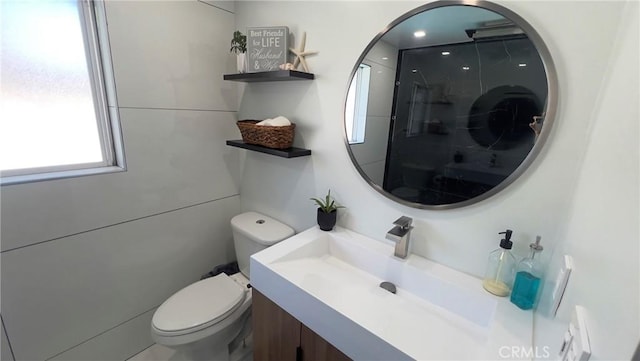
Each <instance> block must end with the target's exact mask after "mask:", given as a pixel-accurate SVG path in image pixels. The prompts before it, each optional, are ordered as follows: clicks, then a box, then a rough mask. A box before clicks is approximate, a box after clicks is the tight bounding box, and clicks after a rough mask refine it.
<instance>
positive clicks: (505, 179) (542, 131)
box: [343, 0, 558, 209]
mask: <svg viewBox="0 0 640 361" xmlns="http://www.w3.org/2000/svg"><path fill="white" fill-rule="evenodd" d="M456 6H457V7H460V6H465V7H471V8H475V9H484V10H487V12H492V13H495V14H497V15H499V16H500V17H502V18H503V20H507V21H509V22H510V23H512V25H515V26H514V27H515V28H516V29H519V30H521V31H522V33H523V35H522V36H520V37H518V36H514V37H511V38H509V39H510V40H518V39H519V38H520V39H525V40H527V41H530V43H531V44H533V47H534V49H533V50H534V51H533V53H534V54H535V53H536V52H537V54H535V55H537V57H538V63H539V64H538V67H537V68H536V67H535V64H531V66H530V67H531V68H534V69H540V70H541V72H544V75H546V89H543V90H546V98H543V99H539V98H537V97H536V96H535V95H536V94H534V93H542V92H541V91H537V92H536V91H529V89H527V88H523V87H518V86H502V87H496V88H493V89H485V91H484V92H483V88H482V75H481V74H480V84H481V89H480V93H481V95H483V96H480V97H478V99H476V101H475V102H474V103H473V106H471V108H472V109H475V108H477V109H485V108H486V107H485V108H482V107H483V106H484V105H486V104H484V103H486V101H484V98H487V97H489V96H490V95H491V94H488V93H491V91H494V93H495V92H496V91H499V90H500V89H497V88H506V90H505V89H502V91H503V93H504V92H506V93H509V92H511V93H513V94H520V95H516V96H513V97H512V98H506V99H504V101H501V102H500V103H499V104H501V105H500V106H501V107H502V109H501V111H502V110H504V109H507V110H508V111H512V110H513V109H527V108H526V106H529V105H530V106H531V110H530V111H529V112H526V113H525V112H522V113H525V114H526V116H524V115H522V114H521V116H520V118H522V119H520V118H519V119H518V120H517V121H516V120H514V121H513V123H516V122H519V124H518V127H519V129H520V132H524V131H525V130H524V129H523V128H526V131H527V132H528V133H527V134H526V135H525V136H524V137H523V136H522V134H520V133H516V132H515V131H513V136H512V137H511V138H509V137H503V135H502V134H505V132H504V131H503V133H502V134H501V135H500V136H499V137H498V136H496V138H495V141H494V139H493V138H491V137H492V134H491V133H490V132H489V131H488V130H487V129H486V128H490V127H489V125H490V124H489V122H488V121H485V120H484V119H483V121H484V122H483V123H481V124H482V125H481V126H477V127H476V124H474V123H473V121H476V122H477V120H474V119H469V120H468V123H465V124H467V126H466V127H467V128H466V130H465V131H466V132H468V134H467V136H470V137H471V138H473V139H474V140H475V142H476V143H477V144H479V146H478V148H481V147H483V146H484V147H486V149H482V151H483V152H485V153H489V154H488V155H486V158H487V159H486V160H483V162H484V165H486V167H487V170H482V172H484V173H482V172H480V173H481V176H480V177H484V179H483V180H482V183H486V186H485V184H482V186H485V188H486V189H487V190H483V188H480V190H479V191H477V190H474V191H475V192H480V193H479V194H475V193H472V192H470V194H472V195H471V196H469V198H466V199H464V198H461V200H455V201H451V202H449V203H447V202H440V203H438V202H437V201H436V202H434V203H427V202H426V201H425V199H426V198H428V197H424V194H425V191H419V192H418V191H415V189H411V188H408V190H407V191H415V192H414V193H415V194H418V195H420V197H418V198H416V199H412V198H411V197H412V196H410V195H406V194H401V193H400V192H399V191H400V190H401V189H400V187H399V188H395V189H394V193H391V190H389V191H387V190H385V188H387V189H391V187H383V184H386V185H388V184H389V183H391V180H389V179H387V178H388V177H389V174H390V170H389V169H388V168H389V167H390V165H391V164H392V163H391V162H390V161H389V157H390V156H391V154H392V151H393V144H392V139H393V138H394V137H403V139H412V138H414V139H417V138H419V137H421V136H422V137H424V133H431V134H440V135H441V136H446V135H447V134H448V133H449V132H450V129H447V126H444V125H443V124H442V122H441V121H440V120H439V119H430V118H429V116H428V113H429V112H431V111H432V109H431V108H432V107H436V108H437V107H438V106H439V105H437V104H436V103H437V102H433V101H430V102H429V103H428V104H422V103H421V102H424V98H425V97H433V96H435V95H434V94H441V93H444V91H443V90H442V89H438V88H437V87H434V86H433V84H429V83H428V82H427V80H426V79H425V76H424V74H422V73H420V74H418V75H420V79H422V80H420V79H418V78H416V79H418V80H419V81H413V82H407V81H406V77H405V78H404V79H402V80H403V82H404V83H411V84H410V85H413V88H412V90H408V92H409V93H410V95H408V96H406V97H405V98H404V99H403V100H404V101H403V102H402V103H403V104H404V103H407V104H408V105H407V108H408V110H407V111H406V113H409V114H406V117H405V118H407V119H406V121H407V124H406V125H404V123H402V124H401V125H402V126H399V127H398V129H394V124H396V121H397V120H396V116H398V108H397V104H396V101H397V99H398V92H399V91H398V89H399V88H400V80H401V78H400V74H401V67H402V64H401V61H402V59H403V58H402V56H403V55H402V54H403V52H405V51H410V50H415V49H412V48H410V47H409V48H405V49H403V48H398V49H397V51H398V57H397V58H398V59H397V63H396V64H392V67H395V72H396V74H395V78H394V79H395V80H394V83H395V84H393V85H394V89H393V106H392V108H393V111H390V112H389V114H388V119H387V120H388V122H389V123H390V125H389V134H387V139H385V142H386V144H380V147H384V148H380V152H385V153H386V157H385V159H384V163H385V165H384V167H385V170H384V175H383V177H381V176H380V175H379V174H377V175H376V176H375V177H373V176H371V175H370V174H368V173H367V172H366V171H365V170H364V169H363V166H361V164H360V163H359V162H358V159H357V156H356V154H355V153H354V149H353V148H352V145H353V146H358V145H360V146H362V144H363V142H352V141H351V140H350V139H349V138H348V137H347V134H348V133H349V131H348V130H347V113H346V112H347V109H350V107H351V108H352V107H353V104H348V103H349V102H351V103H353V99H347V100H346V101H345V105H344V112H343V114H344V116H345V119H344V123H345V127H344V128H345V129H344V139H345V144H346V147H347V151H348V153H349V157H350V158H351V160H352V162H353V164H354V166H355V167H356V169H357V170H358V172H359V173H360V175H361V176H362V177H363V178H364V179H365V180H366V181H367V182H368V183H369V184H370V185H371V186H372V187H373V188H374V189H375V190H376V191H378V192H379V193H381V194H382V195H384V196H385V197H387V198H389V199H391V200H394V201H396V202H398V203H401V204H404V205H406V206H409V207H414V208H421V209H452V208H459V207H464V206H468V205H471V204H474V203H477V202H480V201H483V200H485V199H487V198H489V197H491V196H493V195H495V194H497V193H499V192H500V191H502V190H504V189H505V188H506V187H508V186H509V185H510V184H512V183H513V182H514V181H515V180H516V179H517V178H518V177H520V176H521V175H522V174H523V173H524V172H525V171H526V169H527V168H529V167H530V165H531V164H532V163H533V161H534V159H535V158H536V157H537V156H538V154H539V153H540V152H541V150H542V148H543V146H544V144H545V142H546V140H547V139H548V137H549V134H550V132H551V129H552V128H553V127H552V124H553V122H554V119H555V117H556V111H557V105H558V90H557V87H558V85H557V74H556V71H555V67H554V64H553V60H552V58H551V54H550V52H549V50H548V49H547V47H546V45H545V43H544V42H543V40H542V38H541V37H540V35H538V33H537V32H536V31H535V30H534V28H533V27H532V26H531V25H530V24H529V23H528V22H527V21H525V20H524V19H523V18H521V17H520V16H519V15H517V14H516V13H514V12H513V11H511V10H509V9H507V8H505V7H503V6H501V5H497V4H495V3H492V2H489V1H468V0H443V1H435V2H432V3H428V4H426V5H423V6H421V7H418V8H416V9H414V10H412V11H410V12H408V13H406V14H404V15H402V16H401V17H400V18H398V19H396V20H395V21H393V22H392V23H391V24H390V25H389V26H387V27H386V28H385V29H384V30H383V31H382V32H380V33H379V34H378V35H377V36H376V37H375V38H374V39H373V40H372V41H371V42H370V43H369V44H368V46H367V47H366V48H365V50H364V51H363V53H362V55H361V56H360V57H359V58H358V60H357V62H356V64H355V67H354V69H353V71H352V72H351V75H350V77H349V80H348V83H347V89H349V88H350V87H351V84H352V82H353V80H354V76H355V74H356V72H357V71H358V68H359V67H360V66H361V65H362V64H367V61H365V59H366V58H367V56H368V55H369V53H370V52H371V51H372V49H373V50H374V51H377V49H374V48H376V45H377V44H378V43H379V41H380V40H381V39H383V37H384V36H385V35H387V34H388V33H389V32H390V31H391V30H392V29H394V28H395V27H396V26H398V25H399V24H401V23H403V22H404V21H406V20H407V19H409V18H412V17H413V16H416V15H419V14H421V13H423V12H426V11H430V10H434V9H438V8H443V7H456ZM479 12H480V11H479ZM467 35H468V36H469V38H472V35H473V33H472V32H471V33H469V32H468V31H467ZM516 35H517V34H516ZM472 40H473V39H472ZM469 43H472V42H471V40H469ZM502 43H504V41H502ZM464 44H467V43H454V44H449V45H452V46H455V45H464ZM440 45H447V44H440ZM427 47H428V48H438V47H439V46H436V45H431V46H427ZM418 49H420V48H418ZM421 49H426V48H421ZM475 49H476V51H477V49H478V46H477V45H476V48H475ZM505 51H506V54H508V56H509V61H511V54H510V53H509V51H508V50H507V47H506V45H505ZM444 53H445V52H443V55H444ZM392 60H393V61H396V60H395V59H392ZM478 60H480V53H478ZM392 63H393V62H392ZM517 65H520V66H526V64H524V65H522V64H516V66H517ZM372 71H373V70H372ZM413 72H414V73H416V72H420V70H419V68H418V69H417V70H415V69H414V70H413ZM371 81H372V82H373V80H371ZM414 83H415V84H414ZM423 83H424V84H423ZM538 88H539V87H538ZM527 92H528V93H527ZM487 94H488V95H487ZM523 94H524V95H523ZM484 95H487V96H484ZM480 98H483V99H482V100H480ZM491 98H492V97H491ZM516 98H517V99H516ZM529 99H531V100H529ZM514 100H516V101H517V102H515V103H514ZM384 101H386V100H384ZM369 103H371V102H369ZM374 103H375V102H374ZM434 104H435V105H434ZM505 104H506V105H505ZM440 106H441V105H440ZM489 106H490V105H489ZM518 107H519V108H518ZM495 109H496V108H491V112H493V113H495V114H494V115H492V116H491V117H493V118H499V115H496V114H497V113H498V111H495ZM425 113H427V115H425ZM485 113H486V112H485ZM485 113H483V114H485ZM470 114H472V113H471V112H470ZM473 114H475V113H473ZM478 114H480V113H478ZM469 118H473V117H472V116H469ZM493 118H492V119H491V121H493V122H494V123H492V124H495V122H497V121H496V120H495V119H493ZM403 119H404V118H403ZM523 119H527V120H526V123H523V121H524V120H523ZM530 120H531V123H530V122H529V121H530ZM409 123H410V124H409ZM456 130H458V128H456ZM491 130H493V129H491ZM365 137H366V135H365ZM521 138H526V139H524V140H523V139H521ZM378 140H381V139H380V136H378ZM525 141H526V142H529V143H528V145H526V147H530V148H526V149H525V151H526V150H528V152H527V153H523V152H524V151H522V150H521V151H520V152H522V155H521V156H522V157H523V159H522V160H520V159H518V160H517V162H519V163H517V162H516V163H514V165H510V166H509V167H506V166H505V167H504V168H505V169H504V170H501V169H500V166H501V162H505V163H506V162H507V161H505V160H504V159H505V157H504V156H503V154H506V153H500V152H501V151H504V150H505V149H506V150H508V149H509V148H511V147H514V148H515V147H517V146H519V142H525ZM385 142H380V143H385ZM364 143H366V140H365V141H364ZM514 144H515V145H514ZM493 149H495V150H496V151H495V152H492V150H493ZM487 150H489V152H487ZM449 153H453V150H452V151H450V152H449ZM458 153H460V152H458V151H456V152H455V155H454V156H452V157H450V158H451V159H450V163H449V164H450V166H449V165H447V168H446V169H447V170H448V172H449V173H447V174H446V175H441V174H440V173H439V171H435V170H434V169H433V168H429V167H428V166H425V165H424V164H416V165H413V164H410V162H409V161H407V162H408V163H409V166H405V165H403V167H404V168H405V170H403V172H406V173H408V174H410V173H411V172H414V173H415V174H418V176H417V177H423V178H424V179H426V181H425V182H429V184H430V185H434V184H436V185H437V182H438V181H440V182H442V179H443V178H444V179H445V180H447V179H450V178H449V177H452V178H451V179H453V178H454V177H459V178H456V179H455V180H456V181H460V179H462V180H463V181H464V176H465V174H468V173H469V172H476V171H477V170H476V169H475V168H474V169H472V170H469V169H465V166H467V165H469V163H465V160H463V159H464V158H465V156H464V155H463V154H461V153H460V154H458ZM471 156H473V154H471ZM507 157H508V154H507ZM477 164H478V161H475V164H471V165H472V166H474V167H477ZM510 167H511V168H515V169H513V170H512V171H511V170H510V169H507V168H510ZM410 168H414V169H410ZM500 171H503V172H504V174H500ZM378 172H379V170H378ZM456 172H457V173H456ZM465 172H467V173H465ZM508 172H510V173H508ZM369 173H371V171H369ZM434 174H435V175H436V176H434ZM451 174H453V175H451ZM457 174H461V176H458V175H457ZM397 175H398V171H395V173H394V176H395V177H396V178H397ZM372 178H376V181H374V180H373V179H372ZM381 179H382V180H381ZM415 179H419V178H415ZM460 182H461V181H460ZM469 183H470V184H472V185H473V182H469ZM433 187H434V188H435V186H433ZM425 189H426V188H425ZM396 190H398V192H396ZM427 201H429V200H428V199H427Z"/></svg>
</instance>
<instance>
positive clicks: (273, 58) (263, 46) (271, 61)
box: [247, 26, 289, 73]
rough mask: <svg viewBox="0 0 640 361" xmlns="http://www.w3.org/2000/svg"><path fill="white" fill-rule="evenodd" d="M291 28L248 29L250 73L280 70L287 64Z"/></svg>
mask: <svg viewBox="0 0 640 361" xmlns="http://www.w3.org/2000/svg"><path fill="white" fill-rule="evenodd" d="M288 39H289V28H288V27H286V26H272V27H262V28H247V62H248V63H249V64H248V65H249V72H250V73H255V72H260V71H271V70H280V69H279V68H278V66H280V65H281V64H285V63H286V62H287V53H288V51H289V48H288Z"/></svg>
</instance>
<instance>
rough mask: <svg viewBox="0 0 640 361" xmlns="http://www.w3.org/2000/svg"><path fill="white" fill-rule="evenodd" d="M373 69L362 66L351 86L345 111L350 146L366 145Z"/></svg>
mask: <svg viewBox="0 0 640 361" xmlns="http://www.w3.org/2000/svg"><path fill="white" fill-rule="evenodd" d="M370 75H371V67H370V66H369V65H366V64H360V66H359V67H358V70H357V71H356V74H355V75H354V77H353V80H352V81H351V85H350V86H349V92H348V93H347V104H346V110H345V118H346V122H345V123H346V125H345V126H346V128H347V129H346V130H347V139H348V140H349V144H357V143H364V131H365V128H366V126H367V106H368V103H369V78H370Z"/></svg>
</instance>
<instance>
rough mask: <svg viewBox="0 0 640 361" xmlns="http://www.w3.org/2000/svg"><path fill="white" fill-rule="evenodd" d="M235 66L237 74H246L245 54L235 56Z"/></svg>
mask: <svg viewBox="0 0 640 361" xmlns="http://www.w3.org/2000/svg"><path fill="white" fill-rule="evenodd" d="M236 66H237V67H238V73H246V72H247V54H246V53H240V54H237V58H236Z"/></svg>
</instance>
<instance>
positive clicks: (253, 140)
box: [237, 120, 296, 149]
mask: <svg viewBox="0 0 640 361" xmlns="http://www.w3.org/2000/svg"><path fill="white" fill-rule="evenodd" d="M258 122H259V121H258V120H239V121H238V122H237V124H238V128H239V129H240V134H242V141H244V142H245V143H247V144H257V145H261V146H263V147H267V148H275V149H285V148H291V145H292V144H293V136H294V130H295V128H296V125H295V124H293V123H292V124H291V125H286V126H282V127H273V126H269V125H256V123H258Z"/></svg>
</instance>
